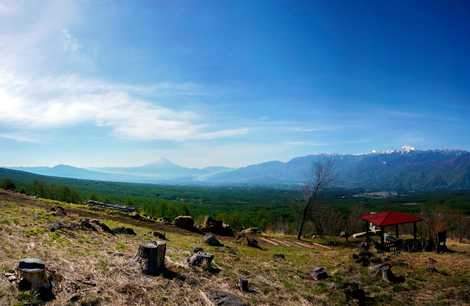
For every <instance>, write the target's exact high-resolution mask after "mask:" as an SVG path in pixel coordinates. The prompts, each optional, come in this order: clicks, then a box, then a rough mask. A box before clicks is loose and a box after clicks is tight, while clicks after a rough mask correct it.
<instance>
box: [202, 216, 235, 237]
mask: <svg viewBox="0 0 470 306" xmlns="http://www.w3.org/2000/svg"><path fill="white" fill-rule="evenodd" d="M201 231H202V232H204V233H214V234H217V235H221V236H233V230H232V228H231V227H230V225H228V224H225V223H224V222H223V221H220V220H216V219H213V218H211V217H210V216H206V217H205V218H204V223H203V225H202V227H201Z"/></svg>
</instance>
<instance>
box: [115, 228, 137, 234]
mask: <svg viewBox="0 0 470 306" xmlns="http://www.w3.org/2000/svg"><path fill="white" fill-rule="evenodd" d="M113 233H114V234H118V235H119V234H123V235H132V236H135V235H136V233H135V231H134V229H132V228H130V227H123V226H120V227H116V228H114V229H113Z"/></svg>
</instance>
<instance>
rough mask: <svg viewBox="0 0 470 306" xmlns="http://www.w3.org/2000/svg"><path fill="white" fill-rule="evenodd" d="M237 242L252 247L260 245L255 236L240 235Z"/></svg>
mask: <svg viewBox="0 0 470 306" xmlns="http://www.w3.org/2000/svg"><path fill="white" fill-rule="evenodd" d="M237 242H238V243H240V244H242V245H246V246H249V247H252V248H260V246H259V244H258V240H256V239H255V238H250V237H241V238H238V239H237Z"/></svg>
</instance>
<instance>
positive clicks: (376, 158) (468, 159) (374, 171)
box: [13, 147, 470, 190]
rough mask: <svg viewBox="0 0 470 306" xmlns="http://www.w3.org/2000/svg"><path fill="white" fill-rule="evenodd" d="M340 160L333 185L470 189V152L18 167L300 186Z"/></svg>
mask: <svg viewBox="0 0 470 306" xmlns="http://www.w3.org/2000/svg"><path fill="white" fill-rule="evenodd" d="M325 158H332V159H334V160H335V180H334V186H335V187H341V188H362V189H366V190H436V189H452V190H458V189H470V152H467V151H463V150H427V151H421V150H416V149H414V148H412V147H403V148H402V149H401V150H395V151H388V152H381V153H377V152H373V153H368V154H358V155H348V154H316V155H307V156H302V157H296V158H294V159H291V160H290V161H288V162H281V161H268V162H265V163H260V164H255V165H250V166H247V167H242V168H238V169H231V168H226V167H207V168H202V169H199V168H187V167H183V166H179V165H177V164H175V163H173V162H171V161H169V160H167V159H161V160H159V161H158V162H156V163H152V164H148V165H144V166H138V167H107V168H91V169H83V168H75V167H71V166H66V165H59V166H56V167H52V168H51V167H33V168H27V167H25V168H13V169H15V170H22V171H27V172H32V173H35V174H41V175H48V176H59V177H69V178H78V179H90V180H104V181H121V182H136V183H168V184H208V185H262V186H269V187H273V186H296V185H302V184H305V183H306V182H308V181H309V180H311V176H312V173H313V167H314V164H315V163H316V162H319V161H321V160H323V159H325Z"/></svg>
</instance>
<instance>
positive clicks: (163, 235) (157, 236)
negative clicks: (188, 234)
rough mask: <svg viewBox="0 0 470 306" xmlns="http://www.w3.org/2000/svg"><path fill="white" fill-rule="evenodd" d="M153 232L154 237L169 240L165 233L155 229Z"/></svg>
mask: <svg viewBox="0 0 470 306" xmlns="http://www.w3.org/2000/svg"><path fill="white" fill-rule="evenodd" d="M152 234H153V236H154V237H156V238H158V239H161V240H167V239H166V235H165V233H161V232H157V231H155V232H153V233H152Z"/></svg>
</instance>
